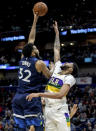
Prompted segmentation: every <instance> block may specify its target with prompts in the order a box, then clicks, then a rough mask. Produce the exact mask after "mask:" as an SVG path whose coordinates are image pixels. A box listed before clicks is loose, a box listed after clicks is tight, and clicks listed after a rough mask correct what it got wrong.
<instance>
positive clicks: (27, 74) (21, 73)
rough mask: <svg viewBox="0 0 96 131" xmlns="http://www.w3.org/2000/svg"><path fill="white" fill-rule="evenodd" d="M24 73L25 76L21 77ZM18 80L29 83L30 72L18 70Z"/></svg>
mask: <svg viewBox="0 0 96 131" xmlns="http://www.w3.org/2000/svg"><path fill="white" fill-rule="evenodd" d="M24 73H26V76H23V74H24ZM19 74H20V75H19V79H22V81H25V82H30V80H29V79H30V77H31V71H30V70H26V69H25V70H24V69H23V68H20V71H19Z"/></svg>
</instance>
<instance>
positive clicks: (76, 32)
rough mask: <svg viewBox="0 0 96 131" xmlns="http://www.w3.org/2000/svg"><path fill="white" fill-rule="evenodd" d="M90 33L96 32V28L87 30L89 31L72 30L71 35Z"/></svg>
mask: <svg viewBox="0 0 96 131" xmlns="http://www.w3.org/2000/svg"><path fill="white" fill-rule="evenodd" d="M88 32H96V28H87V29H77V30H73V29H72V30H70V33H71V34H80V33H85V34H86V33H88Z"/></svg>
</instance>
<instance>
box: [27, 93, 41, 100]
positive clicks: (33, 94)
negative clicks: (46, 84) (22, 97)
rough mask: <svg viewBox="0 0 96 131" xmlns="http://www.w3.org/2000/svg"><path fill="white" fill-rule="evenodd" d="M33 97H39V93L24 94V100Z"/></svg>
mask: <svg viewBox="0 0 96 131" xmlns="http://www.w3.org/2000/svg"><path fill="white" fill-rule="evenodd" d="M33 97H39V93H31V94H29V95H28V96H26V100H28V101H31V100H32V98H33Z"/></svg>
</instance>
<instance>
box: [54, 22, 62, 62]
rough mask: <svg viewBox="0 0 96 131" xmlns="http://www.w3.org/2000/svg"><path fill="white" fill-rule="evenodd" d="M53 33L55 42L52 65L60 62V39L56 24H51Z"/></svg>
mask: <svg viewBox="0 0 96 131" xmlns="http://www.w3.org/2000/svg"><path fill="white" fill-rule="evenodd" d="M53 27H54V31H55V42H54V63H56V62H57V61H59V60H60V38H59V30H58V25H57V22H56V21H55V24H53Z"/></svg>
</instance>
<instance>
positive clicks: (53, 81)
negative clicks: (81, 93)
mask: <svg viewBox="0 0 96 131" xmlns="http://www.w3.org/2000/svg"><path fill="white" fill-rule="evenodd" d="M61 65H62V63H61V62H60V61H58V62H56V64H55V69H54V72H53V75H52V76H51V78H50V80H49V82H48V84H47V86H46V91H47V92H52V93H53V92H55V93H56V92H59V91H60V89H61V87H62V86H63V85H64V84H68V85H70V88H71V87H72V86H73V85H74V84H75V83H76V80H75V78H74V77H73V76H72V75H71V74H68V75H61V74H59V72H60V71H61V68H60V67H61ZM66 102H67V101H66V96H64V97H63V98H62V99H51V98H45V103H46V106H49V107H50V106H55V107H56V106H57V107H62V106H63V107H65V109H67V110H68V105H67V103H66Z"/></svg>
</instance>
